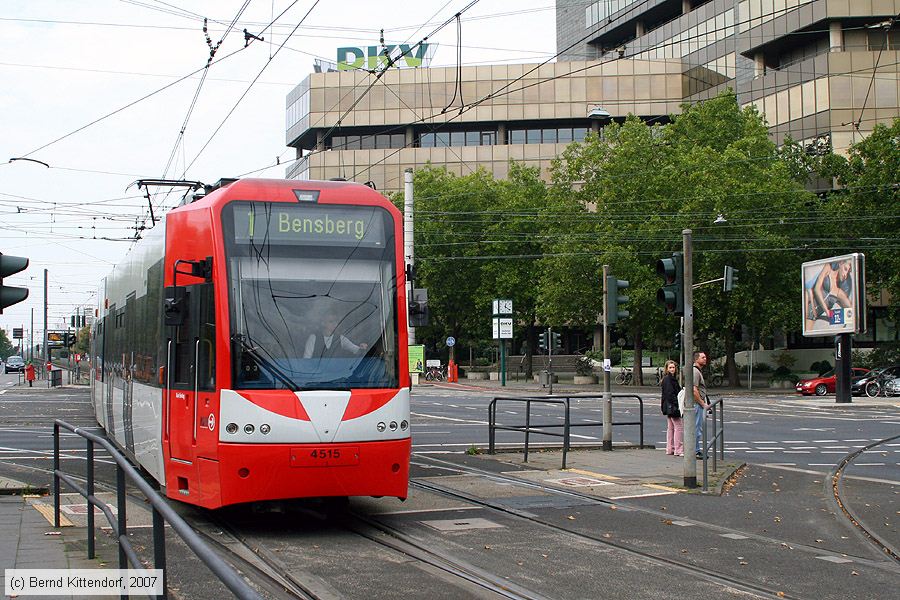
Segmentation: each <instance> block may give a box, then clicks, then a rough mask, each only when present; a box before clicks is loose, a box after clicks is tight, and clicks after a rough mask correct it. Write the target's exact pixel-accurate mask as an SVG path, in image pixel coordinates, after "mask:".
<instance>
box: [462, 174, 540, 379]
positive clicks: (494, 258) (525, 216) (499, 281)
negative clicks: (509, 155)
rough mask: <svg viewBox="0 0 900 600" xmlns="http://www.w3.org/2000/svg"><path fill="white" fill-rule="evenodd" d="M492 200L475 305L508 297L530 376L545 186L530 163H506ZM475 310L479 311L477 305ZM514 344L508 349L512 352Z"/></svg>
mask: <svg viewBox="0 0 900 600" xmlns="http://www.w3.org/2000/svg"><path fill="white" fill-rule="evenodd" d="M497 191H498V193H497V198H496V203H495V205H494V206H493V207H491V208H490V211H489V212H488V213H487V217H488V221H487V223H486V224H485V228H484V235H483V239H482V241H481V246H482V248H483V251H484V252H485V253H486V254H485V255H483V256H482V257H481V258H482V259H484V260H483V261H482V263H481V287H480V289H479V292H478V295H477V299H478V304H479V306H482V305H483V306H485V307H487V306H489V303H490V302H491V300H492V299H494V298H509V299H512V301H513V310H514V313H515V314H514V316H515V320H514V322H515V323H516V324H517V325H518V327H517V330H518V332H519V335H518V336H517V337H518V339H521V336H522V334H524V336H525V340H526V344H525V365H524V367H525V376H526V377H528V378H530V377H531V376H532V371H533V369H532V357H533V356H534V349H535V346H536V339H537V324H538V312H537V309H538V286H537V285H534V283H535V282H537V281H538V279H539V276H540V266H541V263H540V258H541V256H542V254H543V251H544V244H545V238H546V226H545V223H544V220H543V218H542V216H541V213H542V211H543V210H544V209H545V206H546V202H547V188H546V185H545V184H544V182H543V181H542V180H541V178H540V171H539V170H538V169H536V168H530V167H525V166H523V165H520V164H518V163H515V162H511V163H510V169H509V176H508V178H507V179H506V180H504V181H498V182H497ZM478 312H481V311H478ZM515 351H516V349H515V348H514V349H513V352H515Z"/></svg>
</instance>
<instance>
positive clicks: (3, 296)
mask: <svg viewBox="0 0 900 600" xmlns="http://www.w3.org/2000/svg"><path fill="white" fill-rule="evenodd" d="M27 268H28V259H27V258H22V257H21V256H6V255H4V254H3V253H0V315H2V314H3V309H4V308H6V307H7V306H12V305H13V304H18V303H19V302H21V301H22V300H24V299H25V298H27V297H28V289H27V288H20V287H12V286H9V285H3V278H4V277H9V276H10V275H15V274H16V273H18V272H19V271H24V270H25V269H27Z"/></svg>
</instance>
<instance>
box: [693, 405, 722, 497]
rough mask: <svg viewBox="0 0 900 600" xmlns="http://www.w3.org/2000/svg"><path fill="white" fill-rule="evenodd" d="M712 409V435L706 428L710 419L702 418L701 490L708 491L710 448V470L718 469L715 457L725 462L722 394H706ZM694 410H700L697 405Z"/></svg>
mask: <svg viewBox="0 0 900 600" xmlns="http://www.w3.org/2000/svg"><path fill="white" fill-rule="evenodd" d="M707 401H708V403H709V405H710V407H711V408H710V410H711V411H712V415H711V416H712V423H713V435H712V437H711V438H710V437H709V433H708V429H709V425H708V423H709V421H710V419H706V418H704V419H703V442H702V448H703V491H704V492H706V491H709V468H708V465H709V456H710V448H712V470H713V472H715V471H718V470H719V468H718V462H717V457H718V458H721V460H722V462H725V401H724V399H723V398H722V396H707ZM695 410H702V409H701V408H700V407H699V406H698V407H696V409H695Z"/></svg>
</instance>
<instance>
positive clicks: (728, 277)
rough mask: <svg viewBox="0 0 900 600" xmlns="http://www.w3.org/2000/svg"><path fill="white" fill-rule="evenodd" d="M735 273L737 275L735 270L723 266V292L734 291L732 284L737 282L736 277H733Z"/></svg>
mask: <svg viewBox="0 0 900 600" xmlns="http://www.w3.org/2000/svg"><path fill="white" fill-rule="evenodd" d="M735 273H737V269H735V268H734V267H729V266H728V265H725V277H724V283H723V285H722V289H723V290H724V291H726V292H730V291H731V290H733V289H734V282H735V281H737V275H735Z"/></svg>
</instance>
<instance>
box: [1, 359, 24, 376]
mask: <svg viewBox="0 0 900 600" xmlns="http://www.w3.org/2000/svg"><path fill="white" fill-rule="evenodd" d="M3 372H4V373H10V372H12V373H24V372H25V359H24V358H22V357H21V356H10V357H9V358H7V359H6V362H5V363H3Z"/></svg>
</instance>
